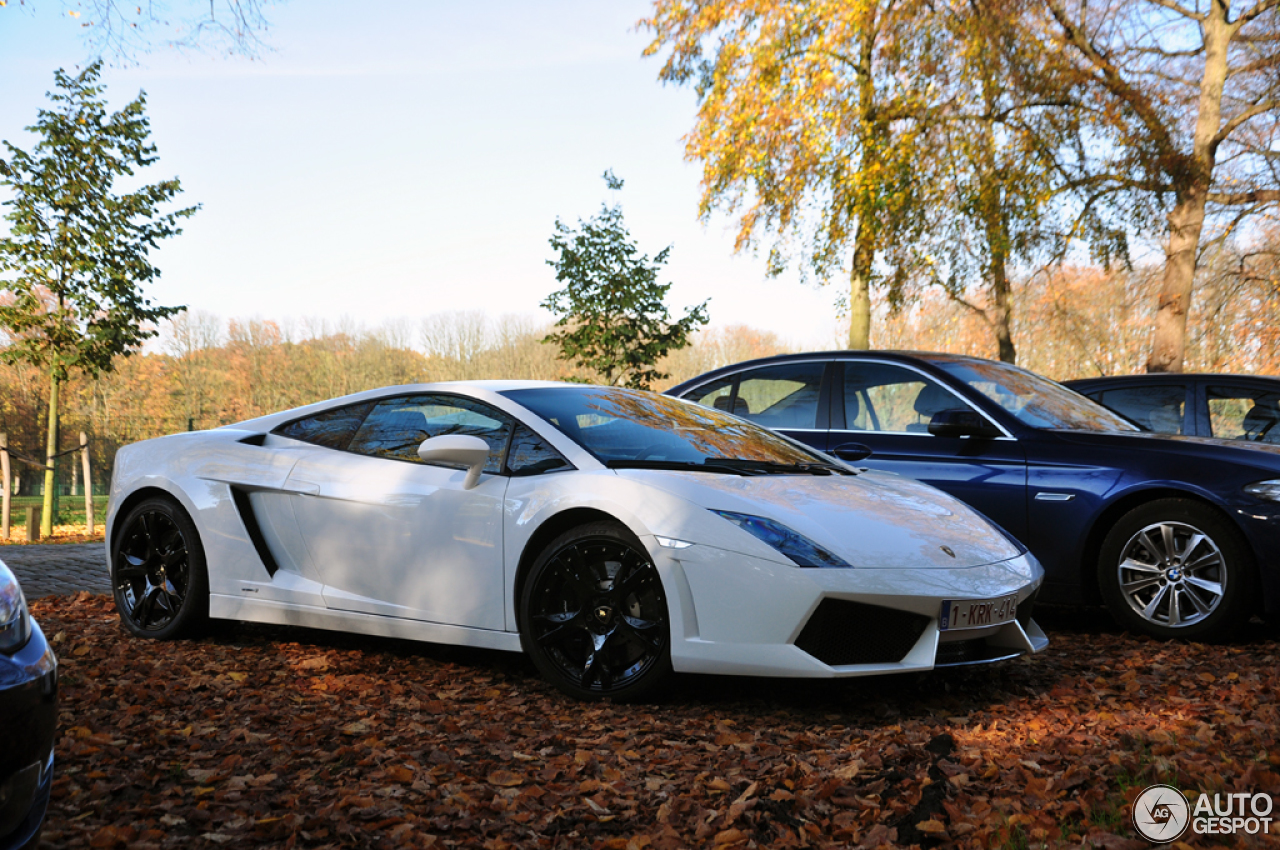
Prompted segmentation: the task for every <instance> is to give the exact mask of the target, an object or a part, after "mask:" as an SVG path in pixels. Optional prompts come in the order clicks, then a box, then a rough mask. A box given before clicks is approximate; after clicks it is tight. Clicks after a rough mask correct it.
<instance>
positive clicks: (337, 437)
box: [275, 401, 373, 450]
mask: <svg viewBox="0 0 1280 850" xmlns="http://www.w3.org/2000/svg"><path fill="white" fill-rule="evenodd" d="M372 409H373V402H371V401H370V402H365V403H364V404H353V405H350V406H349V407H340V408H338V409H337V410H327V411H325V412H324V413H318V414H316V415H315V416H308V417H307V418H306V419H295V420H294V421H292V422H289V423H286V424H284V425H281V426H280V427H279V428H277V429H276V430H275V433H277V434H279V435H280V436H282V437H290V438H292V439H294V440H302V441H304V442H307V443H315V444H316V445H317V446H324V447H325V448H327V449H338V450H342V449H345V448H346V447H347V444H348V443H350V442H351V437H352V436H353V435H354V434H355V433H356V429H358V428H359V427H360V423H361V422H363V421H364V418H365V416H367V415H368V414H369V411H370V410H372Z"/></svg>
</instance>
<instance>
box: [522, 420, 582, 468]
mask: <svg viewBox="0 0 1280 850" xmlns="http://www.w3.org/2000/svg"><path fill="white" fill-rule="evenodd" d="M573 468H574V467H573V464H571V463H569V461H567V460H565V459H564V456H563V455H562V454H560V453H559V452H558V451H556V450H555V449H554V448H552V447H551V444H550V443H548V442H547V441H546V440H544V439H542V438H541V437H539V436H538V435H537V434H535V433H533V431H532V430H530V428H529V427H528V426H527V425H517V426H516V432H515V434H513V435H512V437H511V451H509V452H508V453H507V472H509V473H510V474H512V475H541V474H542V473H544V472H559V471H561V470H565V469H573Z"/></svg>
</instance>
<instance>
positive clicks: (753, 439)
mask: <svg viewBox="0 0 1280 850" xmlns="http://www.w3.org/2000/svg"><path fill="white" fill-rule="evenodd" d="M503 395H504V396H506V397H507V398H509V399H511V400H512V401H514V402H516V403H517V404H521V405H523V406H524V407H527V408H528V409H529V410H532V411H533V412H534V413H536V414H538V415H539V416H541V417H542V418H543V419H545V420H547V421H548V422H550V423H551V424H552V425H554V426H556V427H557V428H559V429H560V430H561V431H563V432H564V434H565V435H566V436H568V437H569V438H570V439H572V440H573V441H574V442H575V443H577V444H578V445H580V446H582V447H583V448H584V449H586V450H587V451H588V452H590V453H591V454H592V455H593V456H595V458H596V459H597V460H599V461H600V462H601V463H604V464H606V465H608V466H611V467H614V468H618V467H623V466H631V467H636V466H649V467H653V468H668V469H670V468H680V467H683V466H707V467H708V468H710V467H713V466H717V464H718V468H716V469H714V470H711V471H726V470H728V469H731V468H736V467H735V463H734V462H735V461H736V462H739V463H741V462H744V461H749V462H751V467H752V469H753V471H759V469H760V468H761V467H762V466H763V467H771V466H774V465H778V466H782V467H803V466H806V465H809V464H814V465H824V466H825V465H826V461H824V460H823V459H822V458H820V457H818V456H816V455H814V454H811V453H809V452H807V451H805V450H804V449H802V448H800V447H799V446H796V445H795V444H793V443H791V442H788V441H787V440H784V439H783V438H781V437H779V436H778V435H777V434H774V433H773V432H771V431H767V430H765V429H764V428H761V427H760V426H759V425H754V424H752V423H750V422H747V421H745V420H743V419H739V418H737V417H736V416H730V415H729V414H727V413H721V412H720V411H718V410H712V409H710V408H706V407H702V406H700V405H696V404H693V403H691V402H687V401H681V400H680V399H675V398H670V397H668V396H662V395H657V394H655V393H648V392H642V391H639V390H627V389H621V388H619V387H593V386H581V387H572V386H570V387H540V388H537V389H526V390H508V391H506V392H504V393H503Z"/></svg>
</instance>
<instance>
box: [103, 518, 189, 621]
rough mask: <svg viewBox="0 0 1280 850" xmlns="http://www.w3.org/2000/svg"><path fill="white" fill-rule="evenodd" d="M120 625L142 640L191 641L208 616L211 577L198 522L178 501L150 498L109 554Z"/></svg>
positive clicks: (126, 522) (123, 527)
mask: <svg viewBox="0 0 1280 850" xmlns="http://www.w3.org/2000/svg"><path fill="white" fill-rule="evenodd" d="M111 586H112V588H113V590H114V594H115V600H116V609H117V610H119V612H120V622H121V623H123V624H124V627H125V628H126V629H128V630H129V631H130V632H132V633H133V634H135V635H138V636H139V637H148V638H156V639H159V640H168V639H170V638H177V637H189V636H191V635H193V634H195V633H196V632H198V631H199V630H200V628H201V627H203V626H204V624H205V622H206V621H207V620H208V617H209V576H208V572H207V571H206V569H205V561H204V549H203V547H202V546H201V545H200V535H199V534H198V533H197V532H196V527H195V523H193V522H192V521H191V518H190V517H189V516H187V513H186V511H184V510H183V509H182V508H181V507H180V506H178V505H177V504H176V503H175V502H173V501H171V500H169V499H166V498H162V497H157V498H151V499H147V500H146V501H143V502H140V503H138V504H137V505H135V506H134V507H133V509H132V510H130V511H129V513H128V514H127V515H126V516H125V519H124V522H123V523H122V524H121V529H120V533H119V534H118V535H116V538H115V545H114V548H113V551H112V553H111Z"/></svg>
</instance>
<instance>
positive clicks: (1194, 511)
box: [667, 351, 1280, 640]
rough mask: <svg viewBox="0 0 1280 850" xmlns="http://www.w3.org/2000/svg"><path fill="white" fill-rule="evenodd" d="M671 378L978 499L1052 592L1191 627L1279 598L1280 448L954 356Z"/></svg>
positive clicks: (785, 358) (1223, 620)
mask: <svg viewBox="0 0 1280 850" xmlns="http://www.w3.org/2000/svg"><path fill="white" fill-rule="evenodd" d="M667 393H668V394H670V395H674V396H678V397H681V398H685V399H689V400H693V401H697V402H699V403H702V404H706V405H709V406H713V407H717V408H719V409H721V410H724V411H728V412H732V413H735V414H737V415H739V416H742V417H744V418H747V419H750V420H752V421H754V422H756V423H758V424H761V425H765V426H766V427H770V428H773V429H774V430H776V431H778V432H780V433H782V434H784V435H786V436H789V437H791V438H793V439H796V440H799V441H801V442H804V443H806V444H808V445H810V446H813V447H814V448H817V449H820V450H823V451H826V452H828V453H829V454H833V455H835V456H837V457H840V458H842V459H844V460H846V461H847V462H850V463H852V464H855V465H857V466H865V467H870V468H874V469H880V470H887V471H892V472H898V473H900V474H902V475H905V476H908V477H911V478H915V479H918V480H921V481H924V482H925V483H928V484H931V485H933V486H935V487H938V488H939V489H942V490H944V491H946V492H948V493H951V494H952V495H954V496H957V497H959V498H960V499H962V500H964V501H966V502H968V503H969V504H971V505H972V506H974V507H975V508H977V509H978V510H979V511H981V512H982V513H984V514H986V516H987V517H989V518H990V519H992V520H993V521H995V522H996V523H997V524H999V525H1001V526H1002V527H1004V528H1005V530H1007V531H1008V532H1010V533H1011V534H1012V535H1013V536H1015V537H1016V538H1018V539H1019V540H1021V541H1022V542H1023V543H1024V544H1025V545H1026V546H1027V547H1028V548H1029V549H1030V550H1031V552H1032V553H1033V554H1034V555H1035V556H1036V557H1037V558H1038V559H1039V560H1040V562H1041V563H1042V565H1043V566H1044V568H1045V573H1046V575H1045V585H1044V587H1043V588H1042V589H1041V593H1040V595H1039V601H1040V602H1041V603H1050V604H1061V605H1081V604H1096V603H1097V602H1099V601H1101V602H1103V603H1105V604H1106V606H1107V608H1108V609H1109V610H1110V611H1111V612H1112V614H1113V615H1114V616H1115V617H1116V619H1117V620H1118V621H1119V622H1120V623H1121V624H1122V625H1124V626H1125V627H1127V628H1129V629H1131V630H1134V631H1137V632H1143V633H1146V634H1149V635H1152V636H1155V637H1162V638H1174V637H1176V638H1184V639H1193V640H1221V639H1226V638H1229V637H1231V636H1232V635H1234V634H1235V633H1236V632H1237V631H1238V630H1239V629H1240V628H1242V627H1243V625H1244V623H1246V622H1247V621H1248V619H1249V617H1250V616H1251V615H1252V614H1255V613H1263V614H1266V615H1269V616H1272V617H1274V616H1275V615H1277V614H1280V558H1278V557H1277V556H1276V554H1275V553H1277V552H1280V446H1274V445H1266V444H1259V443H1251V444H1248V445H1244V444H1242V443H1239V442H1233V441H1228V440H1217V439H1207V438H1198V437H1179V436H1169V435H1159V434H1153V433H1149V432H1144V431H1141V430H1140V429H1138V428H1137V427H1136V426H1135V425H1134V424H1133V423H1131V422H1130V421H1128V420H1127V419H1125V418H1124V417H1122V416H1118V415H1117V414H1115V413H1113V412H1112V411H1110V410H1108V409H1107V408H1105V407H1103V406H1101V405H1099V404H1097V403H1095V402H1093V401H1090V400H1089V399H1087V398H1085V397H1083V396H1081V395H1079V394H1077V393H1075V392H1072V391H1070V390H1068V389H1066V388H1064V387H1062V386H1061V385H1059V384H1056V383H1054V382H1052V381H1050V380H1048V379H1047V378H1043V377H1041V376H1039V375H1036V374H1034V373H1032V372H1029V371H1027V370H1025V369H1021V368H1018V367H1016V366H1012V365H1010V364H1007V363H1000V362H996V361H991V360H983V359H981V358H975V357H966V356H961V355H951V354H937V353H927V352H904V351H829V352H813V353H804V354H789V355H779V356H775V357H769V358H764V359H760V360H753V361H749V362H745V363H737V364H733V365H730V366H726V367H723V368H720V369H716V370H714V371H711V372H708V373H705V374H703V375H700V376H698V377H696V378H693V379H691V380H688V381H685V382H683V383H681V384H679V385H677V386H675V387H672V388H671V389H669V390H667Z"/></svg>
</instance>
